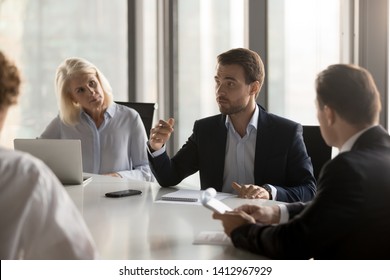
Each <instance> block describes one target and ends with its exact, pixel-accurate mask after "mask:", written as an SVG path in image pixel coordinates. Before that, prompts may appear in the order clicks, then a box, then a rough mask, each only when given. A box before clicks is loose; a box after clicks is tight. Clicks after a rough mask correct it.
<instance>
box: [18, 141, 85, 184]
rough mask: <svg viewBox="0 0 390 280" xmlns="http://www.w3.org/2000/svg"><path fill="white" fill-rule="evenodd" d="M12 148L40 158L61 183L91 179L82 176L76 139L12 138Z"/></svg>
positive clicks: (73, 182) (79, 152) (78, 146)
mask: <svg viewBox="0 0 390 280" xmlns="http://www.w3.org/2000/svg"><path fill="white" fill-rule="evenodd" d="M14 148H15V150H20V151H23V152H27V153H29V154H31V155H33V156H34V157H36V158H39V159H40V160H42V161H43V162H44V163H45V164H46V165H47V166H48V167H49V168H50V169H51V170H52V171H53V173H54V174H55V175H56V176H57V177H58V179H59V180H60V181H61V183H62V184H63V185H80V184H84V185H85V184H87V183H88V182H89V181H90V180H91V179H92V177H91V176H83V163H82V154H81V141H80V140H78V139H77V140H76V139H14Z"/></svg>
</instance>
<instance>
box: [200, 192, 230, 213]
mask: <svg viewBox="0 0 390 280" xmlns="http://www.w3.org/2000/svg"><path fill="white" fill-rule="evenodd" d="M216 197H217V192H216V190H215V189H213V188H208V189H207V190H205V191H204V192H202V194H201V196H200V201H201V202H202V204H203V206H205V207H206V208H208V209H210V210H211V211H215V212H218V213H220V214H223V213H225V212H226V211H232V208H230V207H229V206H227V205H226V204H225V203H223V202H221V201H220V200H218V199H217V198H216Z"/></svg>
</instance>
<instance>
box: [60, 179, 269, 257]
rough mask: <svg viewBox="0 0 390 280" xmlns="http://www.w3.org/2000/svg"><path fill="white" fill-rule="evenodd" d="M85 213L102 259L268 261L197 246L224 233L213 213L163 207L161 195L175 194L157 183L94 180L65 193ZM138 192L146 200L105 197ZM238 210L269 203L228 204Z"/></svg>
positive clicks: (225, 248)
mask: <svg viewBox="0 0 390 280" xmlns="http://www.w3.org/2000/svg"><path fill="white" fill-rule="evenodd" d="M65 188H66V190H67V192H68V194H69V195H70V196H71V198H72V199H73V201H74V202H75V204H76V206H77V207H78V209H79V210H80V212H81V213H82V215H83V217H84V219H85V221H86V223H87V226H88V227H89V229H90V231H91V233H92V236H93V238H94V240H95V242H96V245H97V248H98V250H99V253H100V256H101V258H102V259H113V260H119V259H136V260H142V259H171V260H172V259H182V260H188V259H194V260H195V259H262V258H263V257H262V256H259V255H254V254H251V253H249V252H246V251H243V250H240V249H237V248H235V247H234V246H233V245H231V244H230V245H203V244H202V245H194V244H193V242H194V239H195V237H196V236H197V235H198V234H199V233H201V232H206V231H211V232H222V231H223V228H222V224H221V222H220V221H218V220H214V219H212V212H211V211H210V210H208V209H206V208H204V207H203V206H200V205H193V204H191V203H188V204H183V203H159V202H156V201H158V200H159V198H160V197H161V195H164V194H166V193H168V192H172V191H175V189H174V188H161V187H160V186H159V185H158V184H156V183H148V182H139V181H131V180H126V179H122V178H114V177H108V176H101V175H94V176H93V179H92V182H90V183H89V184H87V185H86V186H67V187H65ZM124 189H137V190H140V191H142V194H141V195H136V196H128V197H122V198H108V197H105V193H107V192H112V191H118V190H124ZM223 201H224V202H225V203H226V204H227V205H229V206H231V207H232V208H234V207H237V206H239V205H241V204H244V203H252V204H258V205H262V204H263V205H264V204H267V203H269V202H268V201H264V200H245V199H238V198H228V199H225V200H223Z"/></svg>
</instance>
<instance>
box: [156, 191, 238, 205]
mask: <svg viewBox="0 0 390 280" xmlns="http://www.w3.org/2000/svg"><path fill="white" fill-rule="evenodd" d="M204 192H205V191H201V190H186V189H181V190H177V191H175V192H171V193H167V194H165V195H163V196H161V198H160V200H156V201H155V202H157V203H179V204H192V205H202V202H201V198H202V194H203V193H204ZM228 197H235V195H233V194H230V193H216V194H215V196H214V199H215V200H222V199H225V198H228Z"/></svg>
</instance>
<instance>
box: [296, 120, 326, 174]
mask: <svg viewBox="0 0 390 280" xmlns="http://www.w3.org/2000/svg"><path fill="white" fill-rule="evenodd" d="M303 141H304V142H305V145H306V150H307V154H308V155H309V156H310V157H311V163H312V164H313V169H314V177H315V178H316V179H318V176H319V175H320V171H321V168H322V166H323V165H324V164H325V163H326V162H327V161H328V160H330V159H331V158H332V147H330V146H328V145H327V144H326V143H325V141H324V139H323V138H322V136H321V131H320V127H319V126H316V125H304V126H303Z"/></svg>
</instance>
